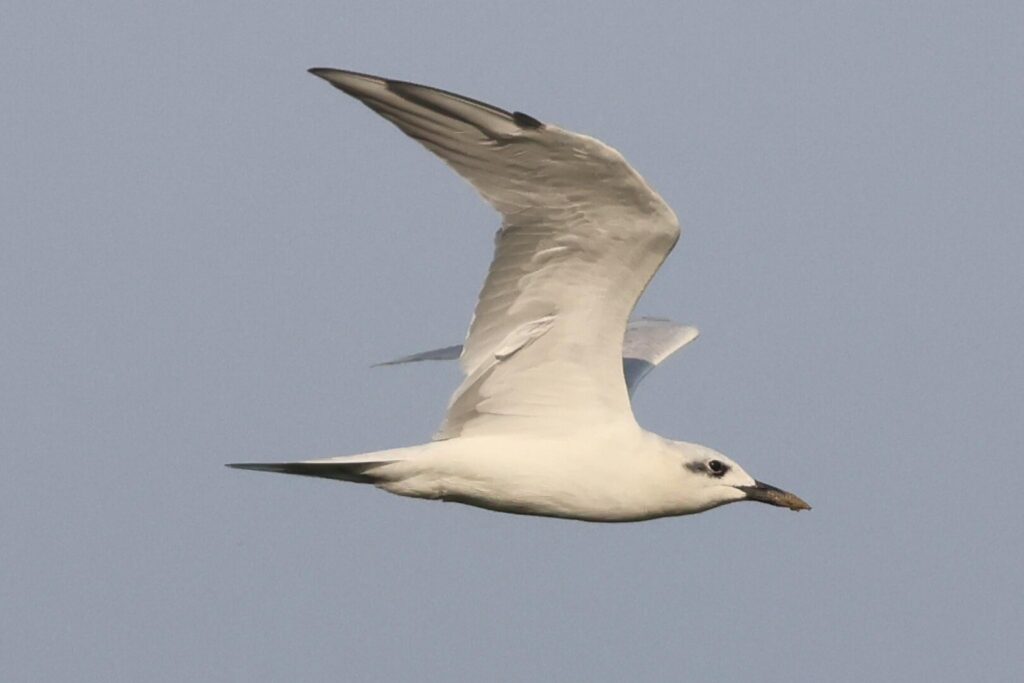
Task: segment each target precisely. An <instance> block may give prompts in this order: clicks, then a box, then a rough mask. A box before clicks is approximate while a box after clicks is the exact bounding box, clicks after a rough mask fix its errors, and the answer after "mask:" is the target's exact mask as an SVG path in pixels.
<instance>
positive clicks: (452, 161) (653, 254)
mask: <svg viewBox="0 0 1024 683" xmlns="http://www.w3.org/2000/svg"><path fill="white" fill-rule="evenodd" d="M311 72H312V73H313V74H315V75H317V76H319V77H321V78H323V79H325V80H326V81H328V82H329V83H331V84H332V85H333V86H335V87H336V88H338V89H339V90H342V91H343V92H345V93H347V94H349V95H351V96H353V97H355V98H356V99H358V100H360V101H361V102H362V103H363V104H365V105H367V106H368V107H370V108H371V109H373V110H374V111H376V112H377V113H378V114H380V115H381V116H383V117H385V118H386V119H388V120H389V121H391V122H392V123H394V124H395V125H396V126H398V127H399V128H400V129H401V130H402V131H403V132H404V133H406V134H407V135H409V136H410V137H412V138H414V139H416V140H418V141H419V142H420V143H421V144H423V145H424V146H425V147H426V148H427V149H429V150H430V151H431V152H433V153H434V154H436V155H437V156H439V157H441V159H443V160H444V161H445V162H446V163H447V164H448V165H449V166H451V167H452V168H453V169H454V170H455V171H456V172H457V173H458V174H459V175H461V176H462V177H463V178H464V179H466V180H467V181H469V183H470V184H471V185H472V186H473V187H474V188H476V190H477V191H478V192H479V193H480V194H481V195H482V196H483V198H484V199H485V200H486V201H488V202H489V203H490V204H491V205H492V206H493V207H494V208H495V209H497V210H498V211H499V212H500V213H501V214H502V216H503V219H504V220H503V221H502V225H501V229H500V230H499V231H498V234H497V238H496V245H495V254H494V260H493V261H492V263H491V268H490V271H489V272H488V274H487V279H486V281H485V282H484V286H483V289H482V291H481V292H480V298H479V301H478V303H477V306H476V311H475V313H474V316H473V321H472V323H471V325H470V328H469V334H468V335H467V337H466V342H465V345H464V348H463V349H462V353H461V356H460V362H461V365H462V370H463V372H464V373H465V379H464V381H463V382H462V384H461V385H460V386H459V388H458V389H457V390H456V391H455V394H454V395H453V396H452V398H451V401H450V403H449V405H448V412H447V415H446V416H445V419H444V422H443V423H442V425H441V428H440V430H439V431H438V432H437V434H436V435H435V436H434V440H433V441H430V442H429V443H425V444H421V445H418V446H410V447H406V448H396V449H392V450H385V451H377V452H374V453H364V454H362V455H353V456H344V457H337V458H327V459H321V460H306V461H301V462H285V463H241V464H235V465H231V467H238V468H242V469H253V470H264V471H269V472H282V473H287V474H299V475H306V476H315V477H325V478H330V479H340V480H344V481H352V482H360V483H368V484H374V485H375V486H377V487H379V488H382V489H384V490H386V491H390V492H391V493H395V494H398V495H402V496H412V497H415V498H428V499H438V500H445V501H454V502H459V503H465V504H468V505H474V506H477V507H482V508H487V509H491V510H497V511H501V512H511V513H518V514H527V515H543V516H549V517H562V518H569V519H580V520H588V521H597V522H628V521H639V520H645V519H652V518H656V517H666V516H671V515H685V514H692V513H696V512H702V511H704V510H708V509H710V508H714V507H717V506H719V505H724V504H726V503H731V502H735V501H740V500H754V501H760V502H763V503H770V504H772V505H778V506H781V507H788V508H790V509H793V510H805V509H809V507H810V506H808V505H807V503H805V502H804V501H802V500H800V498H798V497H796V496H795V495H793V494H791V493H788V492H786V491H782V490H781V489H777V488H775V487H773V486H769V485H767V484H763V483H761V482H758V481H756V480H754V478H753V477H751V476H750V475H749V474H747V473H746V472H745V471H744V470H743V468H741V467H740V466H739V465H737V464H736V463H734V462H733V461H732V460H731V459H729V458H728V457H726V456H725V455H722V454H721V453H718V452H716V451H714V450H712V449H710V448H707V447H705V446H700V445H698V444H693V443H686V442H682V441H672V440H669V439H665V438H662V437H660V436H658V435H656V434H653V433H651V432H648V431H645V430H644V429H642V428H641V427H640V426H639V425H638V424H637V422H636V419H635V418H634V416H633V411H632V407H631V405H630V399H629V394H628V392H627V390H626V382H625V378H624V374H623V363H622V349H623V338H624V335H625V332H626V326H627V321H628V319H629V316H630V314H631V312H632V310H633V307H634V305H635V304H636V301H637V299H638V298H639V297H640V295H641V294H642V293H643V291H644V289H645V288H646V286H647V283H648V282H649V281H650V279H651V278H652V277H653V276H654V273H655V272H656V271H657V270H658V268H659V267H660V266H661V264H662V262H663V261H664V260H665V257H667V256H668V254H669V252H670V251H671V250H672V248H673V247H674V246H675V244H676V241H677V240H678V239H679V223H678V221H677V219H676V216H675V214H674V213H673V212H672V209H670V208H669V207H668V205H667V204H666V203H665V202H664V201H663V200H662V198H661V197H660V196H658V194H657V193H656V192H655V191H654V190H653V189H651V188H650V187H649V186H648V185H647V183H646V182H644V180H643V178H641V177H640V175H639V174H638V173H637V172H636V171H635V170H633V168H632V167H631V166H630V165H629V164H628V163H626V161H625V159H623V158H622V155H620V154H619V153H618V152H616V151H615V150H614V149H612V148H611V147H608V146H607V145H605V144H603V143H601V142H599V141H598V140H595V139H593V138H591V137H587V136H585V135H580V134H577V133H572V132H569V131H566V130H563V129H561V128H558V127H557V126H554V125H552V124H546V123H542V122H540V121H538V120H537V119H535V118H533V117H532V116H528V115H526V114H523V113H520V112H512V113H509V112H507V111H504V110H502V109H499V108H497V107H494V106H491V105H489V104H484V103H483V102H479V101H477V100H473V99H470V98H467V97H463V96H460V95H456V94H454V93H450V92H446V91H443V90H438V89H435V88H429V87H426V86H422V85H416V84H414V83H406V82H403V81H392V80H386V79H383V78H378V77H376V76H368V75H365V74H359V73H354V72H351V71H341V70H337V69H311Z"/></svg>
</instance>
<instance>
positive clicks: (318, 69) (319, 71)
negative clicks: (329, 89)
mask: <svg viewBox="0 0 1024 683" xmlns="http://www.w3.org/2000/svg"><path fill="white" fill-rule="evenodd" d="M306 71H308V72H309V73H311V74H313V75H314V76H319V77H320V78H323V79H327V77H328V75H329V74H330V73H331V72H332V71H337V69H330V68H328V67H325V66H314V67H311V68H309V69H306Z"/></svg>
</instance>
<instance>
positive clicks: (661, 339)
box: [377, 318, 700, 397]
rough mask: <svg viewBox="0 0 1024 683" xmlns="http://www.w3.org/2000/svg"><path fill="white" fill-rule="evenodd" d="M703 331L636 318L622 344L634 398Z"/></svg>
mask: <svg viewBox="0 0 1024 683" xmlns="http://www.w3.org/2000/svg"><path fill="white" fill-rule="evenodd" d="M699 334H700V332H699V331H698V330H697V328H696V327H690V326H689V325H678V324H676V323H674V322H672V321H670V320H663V319H660V318H641V319H639V320H633V321H631V322H630V323H629V326H628V327H627V328H626V337H625V339H624V340H623V343H622V371H623V375H624V376H625V378H626V388H627V389H628V390H629V395H630V397H632V396H633V394H635V393H636V388H637V386H638V385H639V384H640V382H641V380H643V378H644V377H646V376H647V373H649V372H650V371H651V370H653V369H654V368H656V367H657V366H658V365H660V364H661V362H662V361H663V360H665V359H666V358H668V357H669V356H671V355H672V354H673V353H675V352H676V351H678V350H679V349H681V348H683V347H684V346H686V345H687V344H689V343H690V342H692V341H693V340H694V339H696V338H697V336H698V335H699ZM461 353H462V345H461V344H456V345H454V346H446V347H444V348H440V349H432V350H430V351H421V352H420V353H414V354H412V355H409V356H403V357H401V358H396V359H394V360H389V361H385V362H383V363H377V365H402V364H405V363H416V362H419V361H424V360H456V359H457V358H458V357H459V355H460V354H461Z"/></svg>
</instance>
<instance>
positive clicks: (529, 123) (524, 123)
mask: <svg viewBox="0 0 1024 683" xmlns="http://www.w3.org/2000/svg"><path fill="white" fill-rule="evenodd" d="M512 120H513V121H515V124H516V125H517V126H519V127H520V128H543V127H544V124H543V123H542V122H540V121H538V120H537V119H535V118H533V117H532V116H530V115H529V114H524V113H523V112H521V111H514V112H512Z"/></svg>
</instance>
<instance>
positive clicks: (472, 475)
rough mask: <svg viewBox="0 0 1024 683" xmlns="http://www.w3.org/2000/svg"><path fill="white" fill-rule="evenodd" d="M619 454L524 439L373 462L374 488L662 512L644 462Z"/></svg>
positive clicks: (628, 513)
mask: <svg viewBox="0 0 1024 683" xmlns="http://www.w3.org/2000/svg"><path fill="white" fill-rule="evenodd" d="M623 460H624V459H623V458H618V457H617V458H614V459H609V458H601V457H594V456H593V454H592V453H587V452H582V451H581V452H577V451H576V450H571V451H565V450H563V451H560V452H552V448H551V447H550V446H548V445H543V446H536V445H533V444H524V448H523V449H522V450H519V451H516V452H514V453H505V452H504V449H503V450H502V451H499V452H497V453H495V452H486V451H484V452H476V453H472V454H467V455H465V456H464V455H463V454H462V453H460V452H456V453H446V454H442V455H440V456H436V457H435V456H432V455H427V456H425V457H424V458H422V459H418V460H417V461H415V462H413V461H406V462H401V463H394V464H393V465H387V466H384V467H383V468H380V471H379V474H380V475H382V476H381V479H380V481H378V483H377V486H378V487H380V488H382V489H384V490H386V491H389V492H391V493H394V494H397V495H401V496H411V497H414V498H428V499H435V500H444V501H450V502H457V503H463V504H466V505H473V506H475V507H481V508H486V509H489V510H496V511H499V512H509V513H514V514H523V515H539V516H545V517H562V518H568V519H580V520H587V521H596V522H627V521H638V520H643V519H651V518H652V517H659V516H662V515H664V514H666V512H665V511H664V510H663V509H662V507H663V506H661V505H659V503H658V500H657V498H656V497H653V496H652V495H651V490H650V487H649V486H647V485H646V484H647V480H646V479H645V477H644V476H643V475H644V472H643V469H644V468H643V467H642V466H639V467H638V465H639V463H637V462H635V460H633V461H631V462H623ZM625 460H629V459H628V456H627V458H625ZM627 465H628V466H627Z"/></svg>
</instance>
